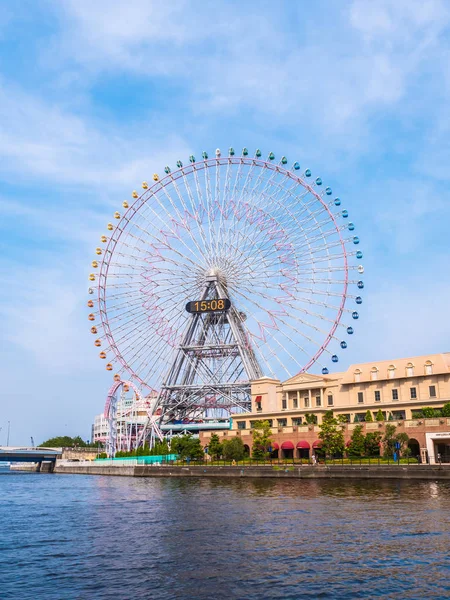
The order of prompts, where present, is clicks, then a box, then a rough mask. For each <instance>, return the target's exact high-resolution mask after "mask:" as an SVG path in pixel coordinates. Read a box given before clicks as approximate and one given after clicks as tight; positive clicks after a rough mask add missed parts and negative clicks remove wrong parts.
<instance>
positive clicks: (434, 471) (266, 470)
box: [55, 463, 450, 480]
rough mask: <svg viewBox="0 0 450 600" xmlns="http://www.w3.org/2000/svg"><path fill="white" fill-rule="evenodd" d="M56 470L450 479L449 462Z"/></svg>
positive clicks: (59, 469) (73, 470)
mask: <svg viewBox="0 0 450 600" xmlns="http://www.w3.org/2000/svg"><path fill="white" fill-rule="evenodd" d="M55 473H60V474H61V473H67V474H76V475H114V476H127V477H222V478H223V477H229V478H233V477H234V478H241V477H249V478H260V479H263V478H264V479H265V478H271V479H416V480H418V479H428V480H437V479H442V480H450V465H448V466H447V465H445V466H439V465H391V466H386V465H380V466H376V465H371V466H369V465H363V466H354V465H352V466H350V465H344V466H341V465H339V466H337V465H336V466H332V465H330V466H323V465H320V466H314V467H313V466H301V467H300V466H294V467H293V466H291V467H290V466H279V467H278V466H274V467H270V466H267V467H253V466H252V467H249V466H247V467H240V466H235V467H231V466H230V467H228V466H189V467H187V466H164V467H161V466H151V465H133V466H131V465H130V466H123V465H120V466H112V465H105V466H100V465H95V464H92V463H90V464H89V465H86V464H74V465H70V466H68V465H64V466H60V465H57V466H56V468H55Z"/></svg>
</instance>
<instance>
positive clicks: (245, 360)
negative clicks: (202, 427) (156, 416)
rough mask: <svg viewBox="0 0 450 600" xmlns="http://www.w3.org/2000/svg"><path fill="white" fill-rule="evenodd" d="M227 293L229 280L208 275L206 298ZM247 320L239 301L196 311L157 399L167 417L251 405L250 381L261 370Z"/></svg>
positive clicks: (225, 411) (224, 411)
mask: <svg viewBox="0 0 450 600" xmlns="http://www.w3.org/2000/svg"><path fill="white" fill-rule="evenodd" d="M226 298H228V294H227V288H226V282H225V281H224V280H223V279H221V277H220V275H218V274H215V273H214V272H212V273H211V274H209V275H208V276H207V277H206V285H205V288H204V290H203V294H202V297H201V301H210V300H219V299H226ZM244 319H245V315H243V314H242V313H239V312H238V310H237V309H236V307H234V306H231V308H230V309H229V310H227V311H223V312H214V313H204V314H199V313H196V314H192V315H191V319H190V321H189V323H188V326H187V328H186V332H185V335H184V337H183V339H182V342H181V344H180V345H179V346H178V348H177V349H176V351H175V356H174V360H173V362H172V365H171V367H170V369H169V371H168V373H167V377H166V378H165V380H164V382H163V385H162V387H161V391H160V394H159V398H158V401H157V407H159V408H160V409H161V417H162V419H161V420H162V421H172V420H174V419H177V420H178V419H185V418H189V419H194V418H195V419H198V418H201V416H203V415H205V414H209V415H210V416H213V415H214V416H224V415H227V416H228V415H229V414H231V413H232V412H242V411H248V410H250V408H251V401H250V382H251V381H252V380H253V379H258V378H259V377H261V376H262V371H261V368H260V366H259V364H258V361H257V359H256V357H255V354H254V352H253V350H252V348H251V345H250V343H249V340H248V337H247V335H246V332H245V328H244V326H243V320H244ZM221 413H222V414H221Z"/></svg>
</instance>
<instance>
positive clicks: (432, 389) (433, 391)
mask: <svg viewBox="0 0 450 600" xmlns="http://www.w3.org/2000/svg"><path fill="white" fill-rule="evenodd" d="M428 389H429V390H430V398H436V386H435V385H430V387H429V388H428Z"/></svg>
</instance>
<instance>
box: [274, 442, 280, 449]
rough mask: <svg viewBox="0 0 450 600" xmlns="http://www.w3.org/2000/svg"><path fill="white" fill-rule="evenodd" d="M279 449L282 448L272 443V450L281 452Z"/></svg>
mask: <svg viewBox="0 0 450 600" xmlns="http://www.w3.org/2000/svg"><path fill="white" fill-rule="evenodd" d="M279 449H280V446H279V445H278V444H277V443H276V442H273V443H272V450H279Z"/></svg>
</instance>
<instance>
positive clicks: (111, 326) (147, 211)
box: [88, 148, 364, 419]
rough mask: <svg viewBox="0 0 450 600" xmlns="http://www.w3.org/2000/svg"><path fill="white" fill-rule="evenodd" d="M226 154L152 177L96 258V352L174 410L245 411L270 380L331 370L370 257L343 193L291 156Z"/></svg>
mask: <svg viewBox="0 0 450 600" xmlns="http://www.w3.org/2000/svg"><path fill="white" fill-rule="evenodd" d="M227 154H228V155H227V156H223V155H222V153H221V152H220V150H216V151H215V153H214V154H213V155H212V156H211V157H209V156H208V153H207V152H203V153H202V158H201V159H200V160H196V158H195V157H194V156H193V155H191V156H190V157H189V161H188V162H187V163H186V164H183V163H182V162H181V161H177V164H176V168H175V169H174V170H172V169H171V168H170V167H165V169H164V171H165V174H164V176H161V177H160V176H159V175H157V174H154V175H153V180H152V182H151V183H149V184H148V183H147V182H144V183H143V184H142V191H140V192H137V191H133V193H132V195H131V196H132V197H131V199H128V200H125V201H124V202H123V205H122V206H123V211H120V212H116V213H115V214H114V221H112V222H110V223H108V225H107V233H106V234H105V235H102V236H101V242H102V246H99V247H98V248H97V249H96V254H97V257H96V259H95V260H94V261H93V262H92V267H93V272H92V273H91V274H90V276H89V279H90V281H91V282H93V283H92V284H91V285H93V286H94V287H91V288H89V293H90V294H91V295H92V296H91V298H90V299H89V301H88V306H89V307H90V309H91V312H90V314H89V320H90V321H91V326H92V327H91V332H92V333H93V334H94V336H95V338H94V339H95V341H94V343H95V345H96V346H97V347H99V349H100V358H102V359H105V360H106V369H107V370H110V371H111V370H113V363H115V367H116V370H117V372H118V374H120V375H121V376H122V375H123V374H124V375H126V377H127V378H128V379H129V380H130V381H132V382H134V383H135V384H136V385H137V386H139V387H140V388H141V389H142V390H143V394H144V395H148V394H152V395H156V396H157V401H156V402H155V406H156V407H159V411H160V414H161V415H162V416H164V415H165V417H166V418H167V419H174V418H183V417H184V418H186V417H192V418H194V417H196V418H198V417H199V416H200V415H205V414H213V412H211V411H214V410H216V409H221V410H225V411H228V412H229V413H232V412H235V411H239V410H249V408H250V395H249V394H250V382H251V381H253V380H255V379H259V378H261V377H264V376H267V377H271V378H276V379H279V380H285V379H288V378H290V377H292V376H294V375H296V374H298V373H301V372H304V371H306V370H308V369H310V368H311V367H313V365H315V368H319V369H320V370H321V372H322V373H323V374H324V375H326V374H327V373H328V372H329V367H330V365H331V363H337V362H338V361H339V353H340V352H341V351H344V350H345V348H346V347H347V343H348V339H349V336H351V335H352V334H353V324H354V322H355V321H356V320H357V319H358V318H359V313H358V310H357V308H358V305H360V304H361V303H362V298H361V296H360V293H361V292H360V290H361V289H362V288H363V287H364V283H363V281H362V280H361V275H362V273H363V272H364V268H363V267H362V265H361V264H359V261H360V259H362V257H363V255H362V252H361V251H360V250H359V238H358V237H357V236H356V235H355V233H354V230H355V225H354V224H353V223H352V222H351V221H350V219H349V214H348V211H347V210H346V209H345V208H343V206H342V203H341V200H340V199H339V198H338V197H336V196H335V195H334V194H333V192H332V190H331V188H330V187H326V186H325V185H324V184H323V182H322V179H321V178H320V177H317V176H313V174H312V173H311V171H310V170H309V169H304V170H302V169H301V167H300V164H299V163H298V162H294V163H293V164H290V165H289V163H288V160H287V158H286V157H284V156H283V157H282V158H281V159H280V160H279V161H276V160H275V156H274V154H273V153H272V152H271V153H270V154H269V155H268V157H267V158H266V159H264V158H262V154H261V151H260V150H257V151H256V152H255V155H254V156H250V155H249V152H248V150H247V149H246V148H244V149H243V150H242V153H241V156H236V154H235V151H234V150H233V148H230V149H229V151H228V153H227ZM95 286H96V289H95ZM208 411H209V413H208Z"/></svg>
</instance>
